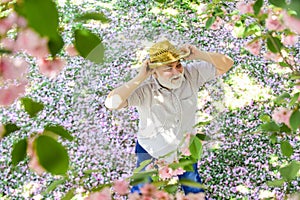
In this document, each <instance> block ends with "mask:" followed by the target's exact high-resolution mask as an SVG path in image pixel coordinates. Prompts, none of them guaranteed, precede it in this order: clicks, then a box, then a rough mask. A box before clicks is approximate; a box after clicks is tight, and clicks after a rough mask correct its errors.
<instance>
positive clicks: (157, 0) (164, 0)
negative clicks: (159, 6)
mask: <svg viewBox="0 0 300 200" xmlns="http://www.w3.org/2000/svg"><path fill="white" fill-rule="evenodd" d="M155 1H156V2H158V3H165V2H166V0H155Z"/></svg>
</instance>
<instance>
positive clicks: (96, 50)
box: [75, 29, 104, 63]
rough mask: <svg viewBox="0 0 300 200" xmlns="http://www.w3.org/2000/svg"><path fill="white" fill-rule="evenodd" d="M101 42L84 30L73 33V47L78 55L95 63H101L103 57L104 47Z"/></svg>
mask: <svg viewBox="0 0 300 200" xmlns="http://www.w3.org/2000/svg"><path fill="white" fill-rule="evenodd" d="M101 42H102V40H101V39H100V38H99V37H98V36H97V35H95V34H94V33H92V32H90V31H89V30H86V29H82V30H80V29H77V30H76V31H75V47H76V49H77V51H78V52H79V54H80V55H81V56H82V57H84V58H86V59H88V60H90V61H92V62H95V63H102V62H103V57H104V46H103V44H102V43H101Z"/></svg>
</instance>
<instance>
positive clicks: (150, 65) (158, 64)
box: [149, 51, 191, 69]
mask: <svg viewBox="0 0 300 200" xmlns="http://www.w3.org/2000/svg"><path fill="white" fill-rule="evenodd" d="M190 54H191V52H190V51H189V52H187V53H182V54H181V55H179V57H178V58H176V59H173V60H169V61H167V62H157V63H149V68H151V69H153V68H156V67H161V66H164V65H167V64H170V63H172V62H176V61H178V60H180V59H182V58H186V57H188V56H189V55H190Z"/></svg>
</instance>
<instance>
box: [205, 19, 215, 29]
mask: <svg viewBox="0 0 300 200" xmlns="http://www.w3.org/2000/svg"><path fill="white" fill-rule="evenodd" d="M215 20H216V18H215V17H210V18H208V19H207V21H206V23H205V28H206V29H209V28H210V27H211V25H212V24H213V23H214V22H215Z"/></svg>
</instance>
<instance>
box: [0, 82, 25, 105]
mask: <svg viewBox="0 0 300 200" xmlns="http://www.w3.org/2000/svg"><path fill="white" fill-rule="evenodd" d="M26 85H27V82H22V83H21V84H19V85H10V86H9V87H7V88H1V89H0V94H1V95H0V105H3V106H9V105H11V104H12V103H13V102H14V101H15V100H16V99H17V98H18V97H20V96H22V95H23V94H24V93H25V86H26Z"/></svg>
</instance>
